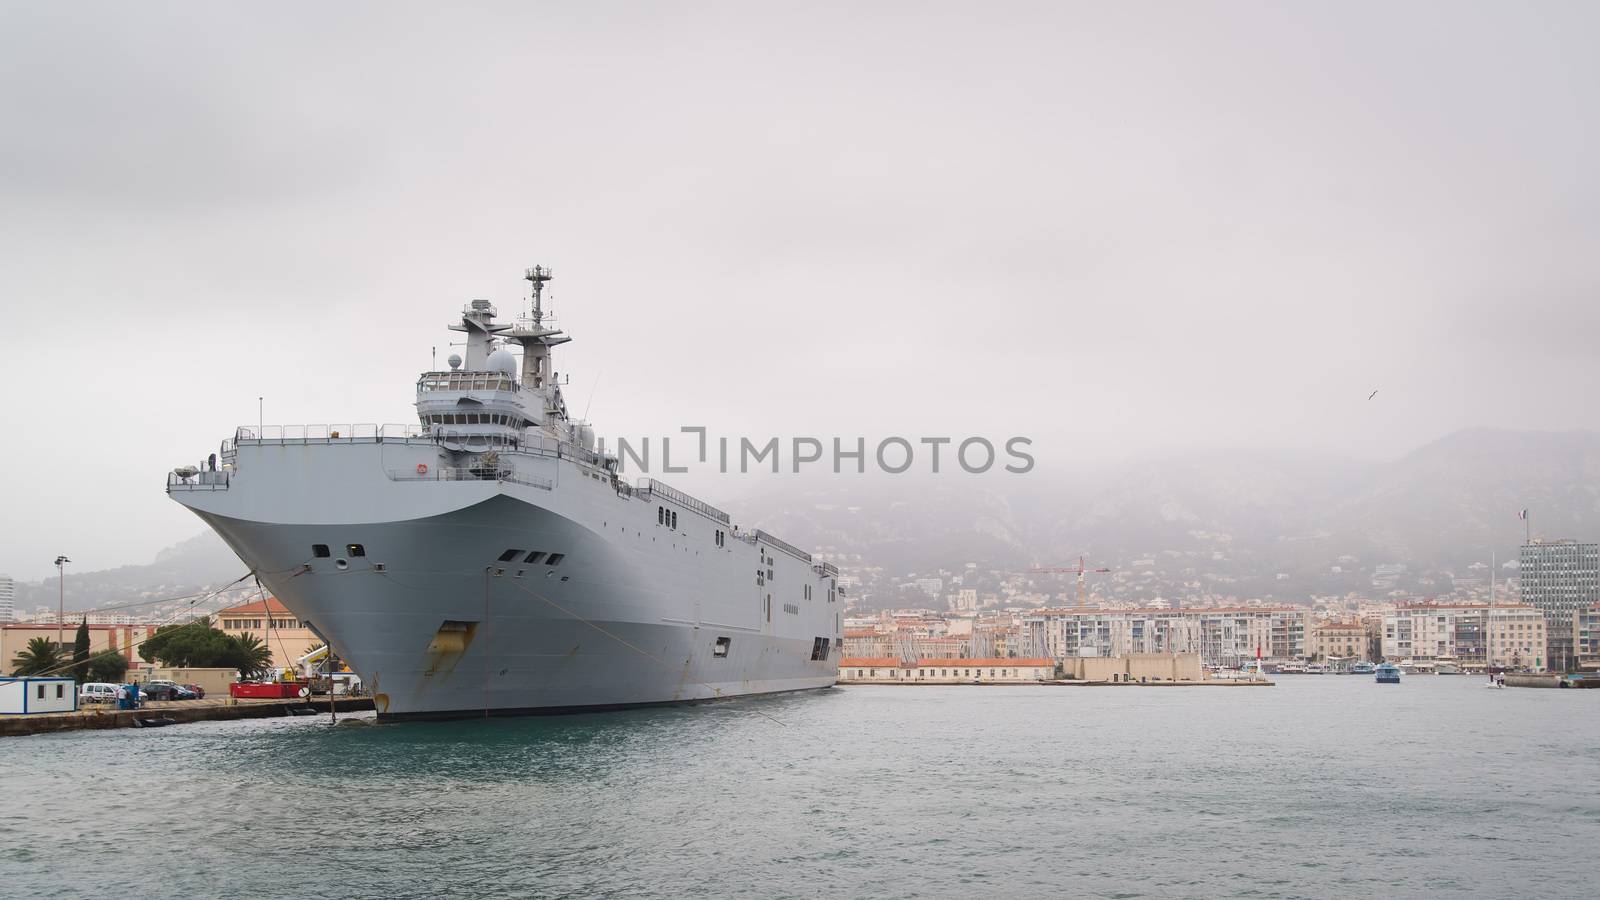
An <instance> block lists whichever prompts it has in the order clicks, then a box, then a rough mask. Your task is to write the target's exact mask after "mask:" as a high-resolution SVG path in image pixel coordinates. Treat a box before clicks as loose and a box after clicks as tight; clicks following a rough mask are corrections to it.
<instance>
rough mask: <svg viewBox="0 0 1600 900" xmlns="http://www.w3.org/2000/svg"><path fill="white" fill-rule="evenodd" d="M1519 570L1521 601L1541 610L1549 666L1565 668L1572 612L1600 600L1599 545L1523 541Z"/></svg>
mask: <svg viewBox="0 0 1600 900" xmlns="http://www.w3.org/2000/svg"><path fill="white" fill-rule="evenodd" d="M1518 573H1519V574H1518V580H1519V582H1520V584H1521V589H1522V602H1523V603H1526V604H1529V605H1530V606H1533V607H1535V608H1537V609H1538V610H1540V611H1541V612H1543V613H1544V616H1545V623H1546V626H1547V633H1548V634H1549V641H1550V646H1549V648H1548V654H1547V658H1548V659H1549V662H1550V665H1551V666H1552V667H1555V668H1559V669H1565V668H1566V667H1567V666H1568V665H1570V664H1571V663H1572V661H1573V657H1574V652H1573V646H1572V633H1573V632H1572V629H1573V618H1574V615H1575V614H1576V613H1577V611H1578V610H1580V609H1584V608H1587V607H1590V606H1594V605H1595V604H1596V603H1600V544H1585V543H1580V542H1578V541H1564V540H1563V541H1534V542H1532V543H1529V544H1523V545H1522V555H1521V558H1520V560H1519V568H1518Z"/></svg>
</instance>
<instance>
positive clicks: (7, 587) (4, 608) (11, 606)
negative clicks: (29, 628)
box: [0, 575, 17, 624]
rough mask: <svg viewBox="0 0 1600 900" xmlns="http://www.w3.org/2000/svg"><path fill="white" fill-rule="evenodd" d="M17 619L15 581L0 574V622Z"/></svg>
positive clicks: (8, 576)
mask: <svg viewBox="0 0 1600 900" xmlns="http://www.w3.org/2000/svg"><path fill="white" fill-rule="evenodd" d="M16 620H17V582H16V581H15V580H13V579H12V577H11V576H10V575H0V624H4V623H6V622H15V621H16Z"/></svg>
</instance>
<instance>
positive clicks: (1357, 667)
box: [1350, 662, 1377, 675]
mask: <svg viewBox="0 0 1600 900" xmlns="http://www.w3.org/2000/svg"><path fill="white" fill-rule="evenodd" d="M1375 671H1377V667H1376V666H1374V665H1373V664H1372V663H1369V662H1358V663H1352V664H1351V665H1350V674H1351V675H1371V674H1372V673H1373V672H1375Z"/></svg>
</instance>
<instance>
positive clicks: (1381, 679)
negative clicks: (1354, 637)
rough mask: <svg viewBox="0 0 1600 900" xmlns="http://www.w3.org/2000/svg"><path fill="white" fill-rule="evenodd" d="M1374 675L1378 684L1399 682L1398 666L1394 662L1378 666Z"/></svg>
mask: <svg viewBox="0 0 1600 900" xmlns="http://www.w3.org/2000/svg"><path fill="white" fill-rule="evenodd" d="M1376 677H1377V681H1378V683H1379V684H1399V683H1400V667H1399V666H1397V665H1395V664H1394V663H1384V664H1382V665H1380V666H1378V668H1377V670H1376Z"/></svg>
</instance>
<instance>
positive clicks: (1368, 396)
mask: <svg viewBox="0 0 1600 900" xmlns="http://www.w3.org/2000/svg"><path fill="white" fill-rule="evenodd" d="M1376 396H1378V392H1377V391H1373V392H1372V393H1370V394H1368V395H1367V399H1368V400H1371V399H1372V398H1373V397H1376Z"/></svg>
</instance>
